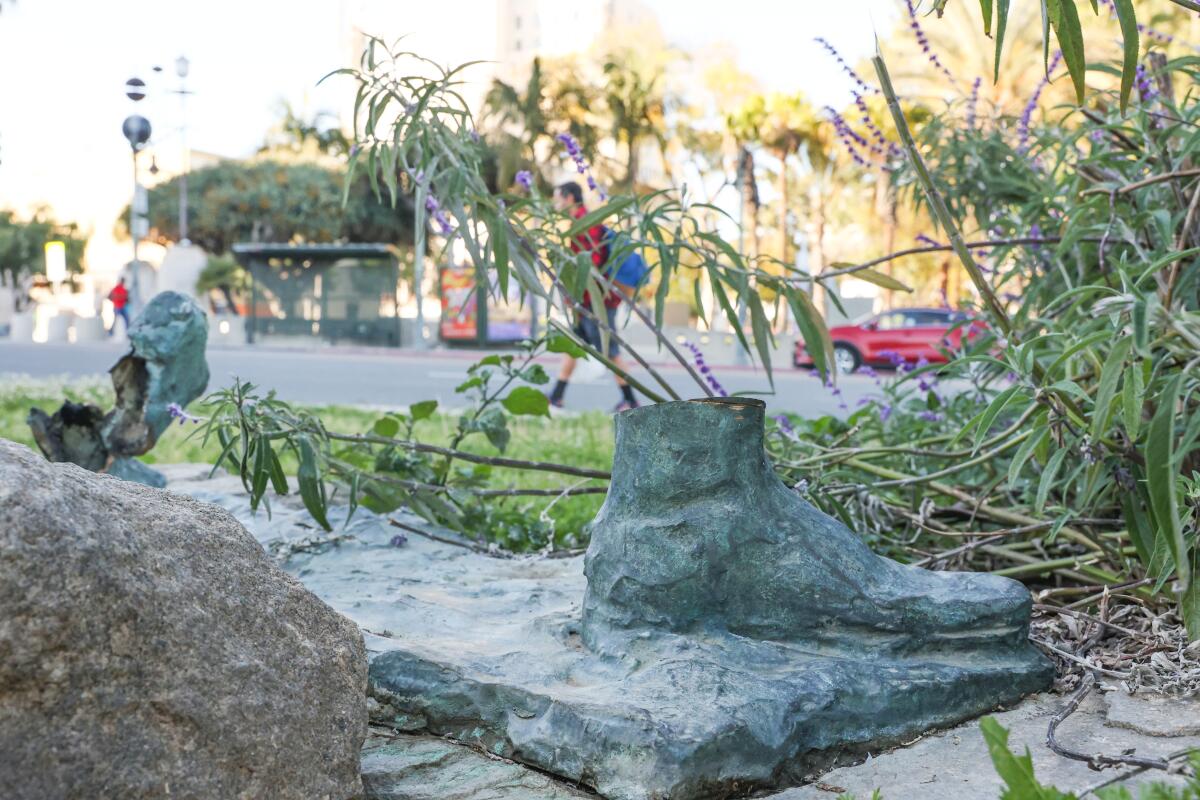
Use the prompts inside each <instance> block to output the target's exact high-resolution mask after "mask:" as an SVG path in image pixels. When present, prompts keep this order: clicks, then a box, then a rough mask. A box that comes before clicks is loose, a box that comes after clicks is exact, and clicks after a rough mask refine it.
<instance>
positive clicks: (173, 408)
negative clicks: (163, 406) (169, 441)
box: [167, 403, 200, 425]
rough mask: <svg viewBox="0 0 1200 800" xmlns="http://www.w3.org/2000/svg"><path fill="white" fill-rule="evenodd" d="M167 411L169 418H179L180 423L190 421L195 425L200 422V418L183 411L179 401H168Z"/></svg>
mask: <svg viewBox="0 0 1200 800" xmlns="http://www.w3.org/2000/svg"><path fill="white" fill-rule="evenodd" d="M167 413H168V414H170V415H171V419H177V420H179V424H180V425H182V424H184V423H185V422H192V423H195V424H197V425H199V424H200V418H199V417H193V416H192V415H191V414H189V413H187V412H186V411H184V410H183V408H182V407H181V406H180V405H179V403H168V404H167Z"/></svg>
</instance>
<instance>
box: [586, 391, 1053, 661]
mask: <svg viewBox="0 0 1200 800" xmlns="http://www.w3.org/2000/svg"><path fill="white" fill-rule="evenodd" d="M764 409H765V406H764V404H763V403H762V402H761V401H758V400H752V399H745V398H721V399H711V400H696V401H691V402H681V403H664V404H660V405H656V406H651V407H646V408H643V409H638V410H635V411H631V412H629V413H626V414H620V415H618V416H617V418H616V438H617V442H616V452H615V457H614V460H613V470H612V472H613V479H612V483H611V484H610V486H609V491H608V497H607V499H606V500H605V503H604V506H603V507H602V508H601V509H600V512H599V514H598V515H597V517H596V519H595V521H594V522H593V523H592V525H591V533H592V539H591V546H590V547H589V548H588V552H587V558H586V566H585V573H586V574H587V578H588V588H587V594H586V595H585V598H584V610H583V636H584V641H585V642H587V644H588V645H589V646H590V647H592V648H594V649H596V650H597V651H600V652H603V651H606V650H610V649H611V647H610V646H609V643H608V640H609V638H610V637H611V636H612V635H613V634H614V633H617V634H619V637H618V638H624V636H623V634H624V633H625V632H628V631H637V630H669V631H673V632H676V633H708V632H728V633H731V634H735V635H738V636H744V637H749V638H753V639H767V640H771V641H781V642H797V643H811V644H817V645H822V646H836V647H839V648H843V649H853V648H855V647H861V648H864V649H868V648H869V649H870V651H871V652H872V654H873V655H879V654H882V653H896V654H904V653H916V652H920V651H921V650H923V649H932V650H934V651H941V650H947V649H956V650H961V649H970V650H978V649H979V648H987V647H997V648H1003V649H1012V648H1018V647H1024V648H1029V645H1028V643H1027V641H1026V640H1027V638H1028V630H1029V612H1030V597H1029V592H1028V591H1026V590H1025V587H1023V586H1022V585H1021V584H1019V583H1017V582H1016V581H1013V580H1009V579H1007V578H1000V577H996V576H993V575H981V574H974V573H963V572H932V571H929V570H923V569H918V568H916V567H909V566H905V565H902V564H899V563H897V562H895V561H892V560H891V559H888V558H884V557H882V556H879V555H876V554H875V553H873V552H872V551H871V549H870V548H869V547H867V545H866V544H865V543H864V542H863V541H862V539H861V538H859V537H858V536H857V535H856V534H855V533H854V532H853V531H851V530H850V529H849V528H847V527H846V526H845V525H843V524H842V523H840V522H838V521H837V520H835V519H833V518H832V517H830V516H828V515H826V514H824V513H822V512H821V511H819V510H817V509H816V508H814V507H813V506H812V505H810V504H809V503H807V502H806V501H804V500H803V499H802V498H801V497H800V496H799V495H798V494H797V493H796V492H794V491H792V490H791V489H789V488H788V487H786V486H785V485H784V484H783V483H782V481H780V480H779V479H778V478H777V477H776V476H775V472H774V469H773V468H772V466H771V463H770V461H769V460H768V458H767V455H766V452H765V451H764V449H763V444H762V442H763V414H764ZM1031 652H1032V651H1031Z"/></svg>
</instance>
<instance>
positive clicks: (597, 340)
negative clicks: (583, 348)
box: [575, 306, 621, 358]
mask: <svg viewBox="0 0 1200 800" xmlns="http://www.w3.org/2000/svg"><path fill="white" fill-rule="evenodd" d="M604 315H605V316H606V317H607V318H608V327H609V330H616V329H617V309H615V308H608V307H607V306H606V307H605V308H604ZM575 334H576V335H577V336H578V337H579V338H580V339H583V340H584V341H585V342H587V343H588V344H590V345H591V346H592V347H594V348H596V349H597V350H599V351H601V352H603V349H602V345H603V341H604V340H603V339H602V338H601V336H600V326H599V325H597V324H596V320H594V319H593V318H592V317H590V316H588V315H587V314H583V313H580V314H579V315H578V321H577V322H576V323H575ZM620 354H621V348H620V346H619V345H618V344H617V340H616V339H614V338H613V337H611V336H609V337H608V357H609V358H615V357H616V356H618V355H620Z"/></svg>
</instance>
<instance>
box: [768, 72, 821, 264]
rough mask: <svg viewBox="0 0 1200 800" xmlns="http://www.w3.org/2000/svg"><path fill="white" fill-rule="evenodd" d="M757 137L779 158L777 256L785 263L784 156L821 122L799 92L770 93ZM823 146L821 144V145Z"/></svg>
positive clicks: (786, 204) (787, 208)
mask: <svg viewBox="0 0 1200 800" xmlns="http://www.w3.org/2000/svg"><path fill="white" fill-rule="evenodd" d="M763 109H764V115H765V116H764V119H763V121H762V123H761V140H762V143H763V145H764V146H765V147H766V148H767V149H768V150H769V151H771V154H772V155H774V156H775V158H776V159H778V160H779V239H780V242H779V259H780V260H781V261H783V262H784V263H788V256H789V253H788V245H789V244H790V239H791V237H790V236H789V235H788V213H789V212H790V210H791V209H790V203H789V194H788V158H790V157H791V156H793V155H796V154H797V153H799V151H800V148H801V147H802V146H807V144H808V142H809V140H810V139H814V138H815V137H818V135H819V131H820V130H821V129H822V128H823V127H824V126H825V123H824V122H822V121H821V120H820V119H818V118H817V115H816V112H815V111H814V110H813V108H812V106H810V105H809V104H808V103H807V102H805V101H804V99H803V98H802V97H800V96H799V95H784V94H773V95H771V96H770V97H768V98H767V99H766V101H765V103H764V104H763ZM821 147H824V144H822V145H821Z"/></svg>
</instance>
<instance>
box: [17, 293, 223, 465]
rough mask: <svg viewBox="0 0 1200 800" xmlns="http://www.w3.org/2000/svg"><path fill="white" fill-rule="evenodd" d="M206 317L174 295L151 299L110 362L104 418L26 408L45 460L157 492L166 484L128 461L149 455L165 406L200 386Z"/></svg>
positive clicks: (84, 409) (74, 408) (83, 409)
mask: <svg viewBox="0 0 1200 800" xmlns="http://www.w3.org/2000/svg"><path fill="white" fill-rule="evenodd" d="M207 341H208V320H207V318H206V317H205V315H204V311H202V310H201V309H200V307H199V306H197V305H196V304H195V303H194V302H193V301H192V300H191V299H189V298H187V297H185V296H183V295H181V294H178V293H176V292H163V293H161V294H159V295H157V296H155V297H154V299H153V300H151V301H150V302H149V303H147V304H146V308H145V309H144V310H143V311H142V313H141V314H140V315H138V317H137V319H135V320H134V321H133V324H132V325H130V326H129V343H130V346H131V349H130V351H129V353H128V354H127V355H125V356H122V357H121V359H120V360H119V361H117V363H116V364H114V365H113V367H112V369H110V370H109V373H110V374H111V375H112V382H113V389H114V390H115V392H116V404H115V407H114V408H113V410H112V411H110V412H108V413H107V414H105V413H104V411H103V410H101V409H100V408H98V407H96V406H92V405H82V404H79V403H72V402H70V401H68V402H65V403H63V405H62V407H61V408H60V409H59V410H58V411H56V412H54V414H53V415H49V414H47V413H46V412H44V411H42V410H41V409H40V408H31V409H30V410H29V417H28V422H29V427H30V429H31V430H32V431H33V438H34V441H36V442H37V445H38V447H39V448H40V449H41V451H42V454H43V455H44V456H46V458H47V459H48V460H50V461H69V462H71V463H74V464H78V465H79V466H81V467H84V468H85V469H89V470H91V471H92V472H104V473H107V474H109V475H115V476H117V477H119V478H123V479H125V480H130V481H136V482H137V483H144V484H148V485H150V486H158V487H162V486H165V485H166V479H165V478H164V477H163V476H162V475H161V474H160V473H158V472H157V471H156V470H154V469H151V468H150V467H148V466H146V465H145V464H143V463H142V462H140V461H138V460H137V459H135V458H134V456H139V455H142V454H144V453H147V452H149V451H150V449H151V448H152V447H154V445H155V443H157V442H158V437H159V436H161V435H162V432H163V431H164V430H166V429H167V426H168V425H170V424H171V420H172V417H171V412H170V406H172V405H178V406H180V407H183V406H186V405H187V404H188V403H190V402H192V401H193V400H195V399H196V398H197V397H199V396H200V395H201V394H203V393H204V390H205V388H206V387H207V386H208V364H207V362H206V361H205V360H204V348H205V345H206V344H207Z"/></svg>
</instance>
